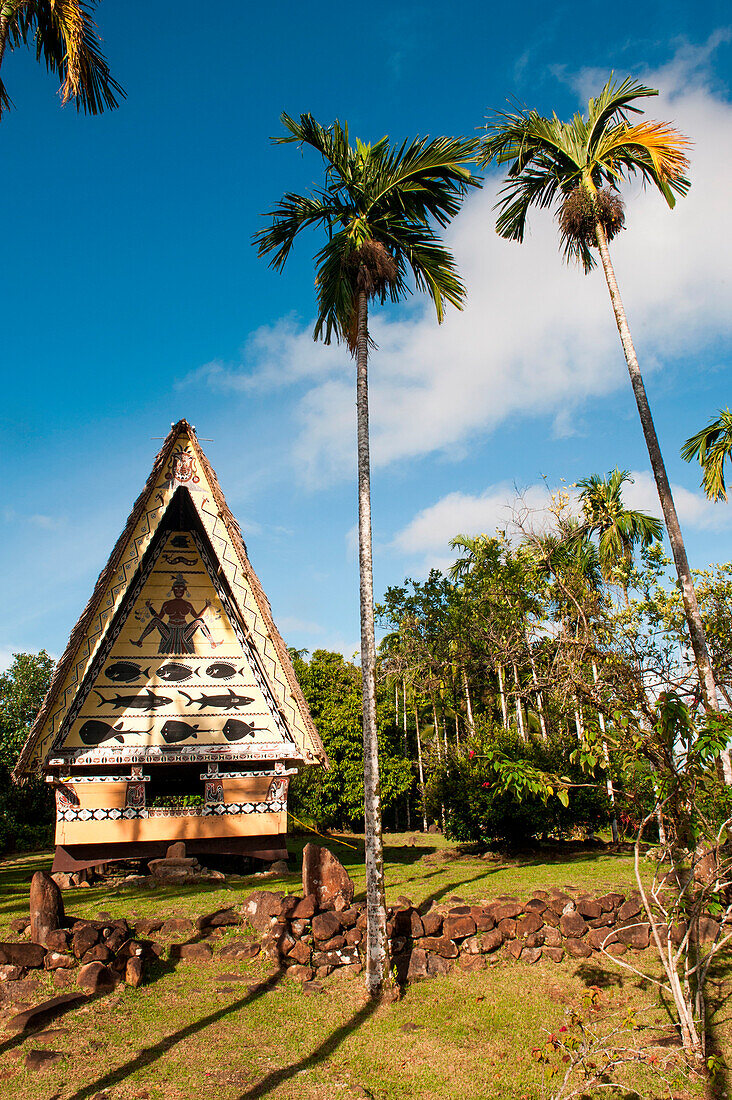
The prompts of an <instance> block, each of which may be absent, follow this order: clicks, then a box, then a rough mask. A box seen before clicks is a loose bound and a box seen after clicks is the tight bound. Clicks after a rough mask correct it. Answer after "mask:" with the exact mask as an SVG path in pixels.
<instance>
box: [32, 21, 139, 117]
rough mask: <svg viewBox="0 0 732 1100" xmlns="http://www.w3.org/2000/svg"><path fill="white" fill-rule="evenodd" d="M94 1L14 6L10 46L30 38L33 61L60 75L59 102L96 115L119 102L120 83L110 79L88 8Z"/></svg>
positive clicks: (123, 93)
mask: <svg viewBox="0 0 732 1100" xmlns="http://www.w3.org/2000/svg"><path fill="white" fill-rule="evenodd" d="M95 7H96V0H31V2H29V3H27V4H25V5H23V6H22V7H21V8H19V9H18V11H17V14H16V17H15V19H14V21H13V23H14V25H13V35H12V38H11V44H12V45H15V44H20V43H21V42H22V43H24V44H27V43H28V42H29V40H30V38H31V37H34V38H35V44H36V59H37V60H39V61H40V60H41V59H43V61H45V63H46V68H47V69H48V71H49V72H53V73H58V75H59V76H60V77H61V80H62V84H61V100H62V103H64V104H66V103H68V102H69V100H73V101H74V102H75V104H76V108H77V110H79V111H81V110H83V111H85V112H86V113H88V114H92V115H95V114H99V113H101V112H102V111H104V110H105V109H112V108H114V107H117V106H118V105H119V99H118V97H120V98H124V95H125V92H124V90H123V89H122V86H121V85H120V84H119V83H118V82H117V81H116V80H115V79H114V77H112V75H111V74H110V71H109V65H108V64H107V62H106V60H105V58H104V55H103V54H102V51H101V41H100V38H99V35H98V33H97V27H96V24H95V22H94V20H93V18H92V12H93V10H94V8H95Z"/></svg>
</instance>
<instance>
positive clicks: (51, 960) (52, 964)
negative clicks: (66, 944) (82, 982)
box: [43, 951, 78, 970]
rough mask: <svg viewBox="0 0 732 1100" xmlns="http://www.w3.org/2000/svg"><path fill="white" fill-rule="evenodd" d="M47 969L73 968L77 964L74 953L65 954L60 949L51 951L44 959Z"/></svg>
mask: <svg viewBox="0 0 732 1100" xmlns="http://www.w3.org/2000/svg"><path fill="white" fill-rule="evenodd" d="M43 965H44V966H45V968H46V970H71V969H72V968H73V967H75V966H77V965H78V964H77V962H76V959H75V958H74V956H73V955H64V954H61V952H60V951H49V952H48V954H47V955H46V957H45V959H44V960H43Z"/></svg>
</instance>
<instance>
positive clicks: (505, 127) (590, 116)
mask: <svg viewBox="0 0 732 1100" xmlns="http://www.w3.org/2000/svg"><path fill="white" fill-rule="evenodd" d="M657 94H658V92H657V91H656V90H655V89H654V88H649V87H647V86H646V85H645V84H641V83H640V82H639V81H636V80H634V79H633V78H631V77H628V78H626V79H625V80H623V81H620V82H619V81H617V80H616V79H615V78H614V76H613V75H612V74H611V76H610V79H609V80H608V81H607V83H606V84H605V87H604V88H603V89H602V91H601V92H600V94H599V96H597V97H595V98H593V99H590V101H589V103H588V111H587V115H586V116H584V115H582V114H581V113H579V112H578V113H576V114H575V115H574V116H573V118H571V119H570V120H569V122H562V121H561V120H560V119H558V118H557V116H556V115H553V116H552V117H551V118H545V117H543V116H541V115H539V113H538V112H537V111H535V110H530V109H529V108H527V107H523V108H522V109H521V110H519V111H513V112H511V111H509V112H494V114H493V115H492V116H491V118H490V119H489V121H488V123H487V125H486V127H485V131H486V132H485V137H483V138H482V139H481V145H480V151H479V154H478V163H479V164H480V165H481V166H482V167H486V166H487V165H488V164H489V163H491V162H492V161H495V162H496V163H498V164H508V165H509V167H508V170H507V172H506V179H505V183H504V185H503V187H502V188H501V191H500V192H499V199H498V202H497V203H496V209H497V210H498V217H497V219H496V231H497V232H498V234H499V235H500V236H502V237H505V238H507V239H508V240H514V241H522V240H523V239H524V235H525V231H526V222H527V218H528V213H529V210H530V209H531V207H533V206H536V207H539V208H541V207H548V206H551V205H552V204H553V203H554V202H555V201H556V200H557V198H558V197H559V195H567V194H568V193H569V192H570V191H571V190H572V189H573V188H575V187H577V186H578V185H579V184H582V185H584V186H586V187H587V188H588V190H589V191H593V193H594V189H595V188H598V189H601V188H602V187H603V186H604V185H609V187H610V188H611V189H612V188H615V189H617V186H618V183H619V181H620V180H621V179H623V178H628V177H630V176H633V175H634V174H636V173H638V174H640V175H641V176H642V177H643V180H644V182H648V183H653V184H654V185H655V186H656V187H658V189H659V190H660V191H661V193H662V194H663V196H664V198H665V199H666V201H667V203H668V204H669V205H670V206H673V205H674V202H675V198H674V192H675V193H676V194H681V195H683V194H686V192H687V191H688V189H689V186H690V184H689V180H688V178H687V177H686V175H685V173H686V170H687V169H688V159H687V157H686V149H687V148H688V145H689V142H688V140H687V139H686V138H685V137H683V135H681V134H680V133H679V132H678V131H677V130H675V129H674V128H673V127H671V126H669V125H668V124H667V123H659V122H652V121H647V122H642V123H639V124H635V125H631V124H630V122H629V121H628V118H629V115H630V114H639V113H640V108H639V107H636V106H635V105H634V103H635V101H636V100H638V99H642V98H645V97H648V96H654V95H657ZM600 220H602V219H600ZM620 228H622V225H621V224H618V223H617V219H616V222H615V229H616V231H617V230H618V229H620ZM608 236H610V234H608ZM596 246H597V241H596V239H595V237H594V235H593V234H585V235H584V236H582V235H575V234H573V232H572V227H571V225H569V224H567V225H566V226H564V225H562V226H561V247H562V251H563V253H564V257H565V259H567V260H579V261H580V262H581V263H582V265H583V267H584V269H585V271H589V270H590V269H591V268H592V267H593V266H594V263H595V261H594V257H593V254H592V251H591V249H592V247H596Z"/></svg>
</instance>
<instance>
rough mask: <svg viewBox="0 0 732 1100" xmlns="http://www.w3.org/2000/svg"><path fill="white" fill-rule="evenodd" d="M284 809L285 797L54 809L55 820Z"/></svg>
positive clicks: (220, 814)
mask: <svg viewBox="0 0 732 1100" xmlns="http://www.w3.org/2000/svg"><path fill="white" fill-rule="evenodd" d="M286 809H287V802H286V801H278V802H226V803H224V804H223V805H218V806H193V807H187V808H186V809H177V808H173V807H171V808H170V809H165V808H164V807H160V809H157V810H156V809H152V810H143V809H136V808H134V807H131V806H127V807H125V808H124V809H117V808H109V807H102V806H100V807H97V808H96V809H86V808H83V807H70V808H68V809H64V810H61V809H59V810H57V812H56V819H57V820H58V821H129V820H131V819H142V818H144V819H148V818H153V817H170V818H176V817H177V818H181V817H229V816H239V815H240V814H275V813H283V812H284V811H285V810H286Z"/></svg>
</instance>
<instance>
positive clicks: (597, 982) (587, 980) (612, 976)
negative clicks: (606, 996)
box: [574, 962, 625, 989]
mask: <svg viewBox="0 0 732 1100" xmlns="http://www.w3.org/2000/svg"><path fill="white" fill-rule="evenodd" d="M574 976H575V977H576V978H579V980H580V981H581V982H584V984H585V985H586V986H588V987H594V986H596V987H597V988H598V989H610V988H611V986H618V987H619V988H620V989H622V987H623V986H624V985H625V980H624V978H623V975H622V974H618V973H617V972H614V971H612V970H608V969H607V968H606V967H604V966H598V964H597V963H590V962H587V963H580V965H579V966H578V967H577V969H576V970H575V972H574Z"/></svg>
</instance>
